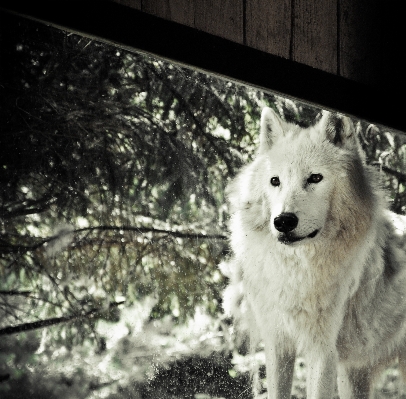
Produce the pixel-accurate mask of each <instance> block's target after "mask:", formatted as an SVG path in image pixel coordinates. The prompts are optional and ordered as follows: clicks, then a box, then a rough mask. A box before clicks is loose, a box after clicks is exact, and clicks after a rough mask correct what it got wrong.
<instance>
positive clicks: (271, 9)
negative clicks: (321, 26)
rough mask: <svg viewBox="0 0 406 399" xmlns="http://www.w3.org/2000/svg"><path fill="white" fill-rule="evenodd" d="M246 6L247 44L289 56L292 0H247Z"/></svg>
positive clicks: (282, 55) (281, 55)
mask: <svg viewBox="0 0 406 399" xmlns="http://www.w3.org/2000/svg"><path fill="white" fill-rule="evenodd" d="M246 7H247V9H246V44H247V45H248V46H250V47H254V48H256V49H258V50H262V51H266V52H268V53H271V54H275V55H278V56H280V57H284V58H289V55H290V43H291V33H292V29H291V12H292V8H291V0H272V1H269V0H247V2H246Z"/></svg>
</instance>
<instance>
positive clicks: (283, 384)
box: [265, 339, 295, 399]
mask: <svg viewBox="0 0 406 399" xmlns="http://www.w3.org/2000/svg"><path fill="white" fill-rule="evenodd" d="M265 356H266V382H267V389H268V399H290V393H291V391H292V379H293V367H294V365H295V353H294V351H293V350H292V348H288V347H287V346H286V343H285V342H281V340H278V339H275V340H267V341H266V342H265Z"/></svg>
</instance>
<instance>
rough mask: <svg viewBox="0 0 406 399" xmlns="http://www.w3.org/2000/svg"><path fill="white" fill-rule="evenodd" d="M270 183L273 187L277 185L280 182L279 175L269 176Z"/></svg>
mask: <svg viewBox="0 0 406 399" xmlns="http://www.w3.org/2000/svg"><path fill="white" fill-rule="evenodd" d="M271 184H272V185H273V186H274V187H278V186H279V185H280V184H281V182H280V181H279V177H276V176H275V177H271Z"/></svg>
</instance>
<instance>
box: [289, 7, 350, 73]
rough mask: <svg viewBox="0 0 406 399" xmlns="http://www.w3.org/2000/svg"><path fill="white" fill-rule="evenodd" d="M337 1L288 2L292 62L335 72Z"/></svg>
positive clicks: (336, 68)
mask: <svg viewBox="0 0 406 399" xmlns="http://www.w3.org/2000/svg"><path fill="white" fill-rule="evenodd" d="M337 1H338V0H320V1H317V0H313V1H309V0H292V11H293V26H292V34H293V36H292V46H291V59H292V60H293V61H298V62H301V63H303V64H306V65H310V66H312V67H314V68H318V69H321V70H323V71H327V72H330V73H334V74H336V73H337V71H338V67H337V47H338V46H337V38H338V35H337V20H338V19H337ZM349 1H351V0H349Z"/></svg>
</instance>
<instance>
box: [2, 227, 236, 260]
mask: <svg viewBox="0 0 406 399" xmlns="http://www.w3.org/2000/svg"><path fill="white" fill-rule="evenodd" d="M84 231H89V232H91V231H133V232H135V233H139V234H145V233H153V234H163V235H167V236H171V237H175V238H186V239H199V240H205V239H208V240H227V239H228V237H227V236H226V235H224V234H203V233H184V232H181V231H174V230H163V229H156V228H153V227H136V226H106V225H101V226H94V227H84V228H81V229H77V230H72V232H70V234H71V233H72V234H74V233H81V232H84ZM58 238H59V235H56V236H52V237H47V238H44V239H42V240H41V241H39V242H37V243H36V244H33V245H12V244H9V243H8V242H6V241H4V240H1V242H0V253H2V254H13V253H24V252H28V251H35V250H36V249H38V248H40V247H42V246H43V245H44V244H45V243H48V242H51V241H53V240H56V239H58Z"/></svg>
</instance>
